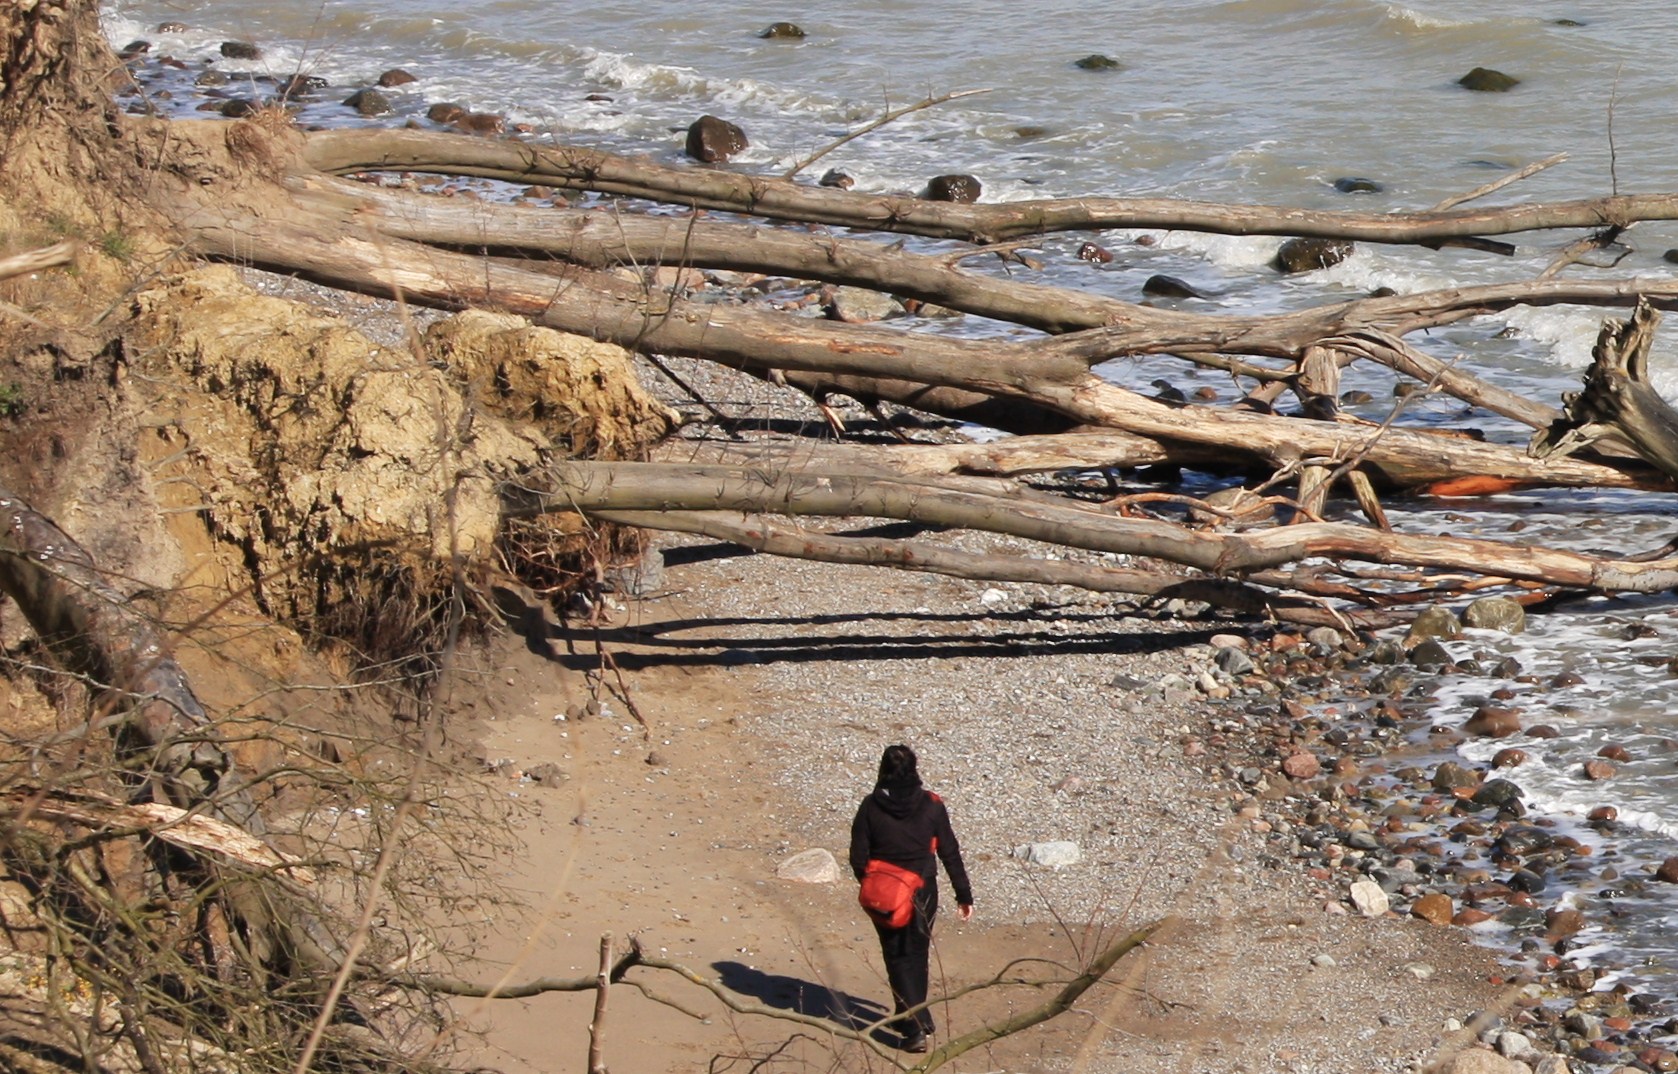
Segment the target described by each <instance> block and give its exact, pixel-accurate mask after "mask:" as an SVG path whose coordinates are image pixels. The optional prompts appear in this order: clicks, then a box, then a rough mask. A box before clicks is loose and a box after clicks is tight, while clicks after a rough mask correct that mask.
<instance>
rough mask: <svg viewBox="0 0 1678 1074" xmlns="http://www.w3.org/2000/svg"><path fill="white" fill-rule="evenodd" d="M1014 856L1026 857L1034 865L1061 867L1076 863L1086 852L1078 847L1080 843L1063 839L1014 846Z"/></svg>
mask: <svg viewBox="0 0 1678 1074" xmlns="http://www.w3.org/2000/svg"><path fill="white" fill-rule="evenodd" d="M1014 857H1016V858H1024V859H1025V860H1026V861H1028V862H1030V863H1031V864H1033V865H1047V866H1049V867H1051V868H1054V869H1059V868H1061V867H1062V866H1066V865H1076V864H1077V863H1078V862H1079V861H1081V860H1083V857H1084V853H1083V851H1081V850H1079V849H1078V844H1077V843H1074V842H1072V841H1071V840H1069V839H1061V840H1056V841H1053V842H1048V843H1026V844H1024V845H1023V846H1017V847H1015V848H1014Z"/></svg>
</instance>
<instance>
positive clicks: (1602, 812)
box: [1585, 805, 1620, 824]
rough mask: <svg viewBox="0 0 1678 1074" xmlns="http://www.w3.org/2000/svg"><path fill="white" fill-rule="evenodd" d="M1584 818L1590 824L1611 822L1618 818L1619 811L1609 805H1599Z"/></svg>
mask: <svg viewBox="0 0 1678 1074" xmlns="http://www.w3.org/2000/svg"><path fill="white" fill-rule="evenodd" d="M1585 819H1586V820H1588V821H1590V822H1591V823H1592V824H1612V823H1614V822H1615V821H1617V820H1619V819H1620V811H1619V810H1618V809H1615V808H1614V807H1613V806H1611V805H1599V806H1597V807H1596V808H1595V809H1593V810H1591V812H1590V815H1589V816H1587V817H1586V818H1585Z"/></svg>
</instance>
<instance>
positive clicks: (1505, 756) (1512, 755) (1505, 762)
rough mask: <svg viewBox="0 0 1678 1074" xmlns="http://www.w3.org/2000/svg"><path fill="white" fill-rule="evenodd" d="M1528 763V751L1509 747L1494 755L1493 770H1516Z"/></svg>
mask: <svg viewBox="0 0 1678 1074" xmlns="http://www.w3.org/2000/svg"><path fill="white" fill-rule="evenodd" d="M1526 763H1527V753H1526V750H1518V749H1516V748H1515V747H1514V746H1508V747H1505V748H1504V749H1501V750H1498V751H1497V752H1496V753H1494V754H1492V767H1493V768H1516V767H1519V766H1520V765H1523V764H1526Z"/></svg>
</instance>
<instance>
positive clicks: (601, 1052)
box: [588, 932, 612, 1074]
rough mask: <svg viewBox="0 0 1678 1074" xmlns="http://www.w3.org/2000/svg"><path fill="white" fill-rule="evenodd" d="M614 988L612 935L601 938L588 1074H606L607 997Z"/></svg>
mask: <svg viewBox="0 0 1678 1074" xmlns="http://www.w3.org/2000/svg"><path fill="white" fill-rule="evenodd" d="M611 987H612V934H611V933H609V932H608V933H606V934H605V935H603V936H601V937H600V972H599V974H598V975H596V977H595V992H594V1020H593V1021H591V1022H589V1024H588V1074H606V997H607V995H608V994H609V990H610V989H611Z"/></svg>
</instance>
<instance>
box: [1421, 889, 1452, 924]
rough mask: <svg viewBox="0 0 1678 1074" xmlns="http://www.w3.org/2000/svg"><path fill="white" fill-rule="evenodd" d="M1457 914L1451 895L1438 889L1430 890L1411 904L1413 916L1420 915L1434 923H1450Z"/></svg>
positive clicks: (1424, 919)
mask: <svg viewBox="0 0 1678 1074" xmlns="http://www.w3.org/2000/svg"><path fill="white" fill-rule="evenodd" d="M1455 914H1456V908H1455V907H1454V906H1452V905H1451V897H1450V896H1449V895H1446V894H1444V893H1442V892H1438V891H1430V892H1428V893H1427V894H1426V895H1423V896H1422V897H1421V898H1419V899H1417V900H1416V901H1415V902H1414V903H1412V904H1411V905H1410V915H1411V916H1412V917H1419V918H1421V919H1422V920H1423V921H1426V922H1428V923H1429V924H1433V925H1449V924H1450V923H1451V918H1452V917H1454V916H1455Z"/></svg>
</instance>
